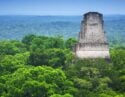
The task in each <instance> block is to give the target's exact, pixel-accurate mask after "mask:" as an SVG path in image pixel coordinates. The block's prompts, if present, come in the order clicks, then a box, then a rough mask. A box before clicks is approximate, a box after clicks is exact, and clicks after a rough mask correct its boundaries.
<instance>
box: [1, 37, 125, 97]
mask: <svg viewBox="0 0 125 97" xmlns="http://www.w3.org/2000/svg"><path fill="white" fill-rule="evenodd" d="M76 42H77V41H76V40H75V39H74V38H69V39H67V40H64V39H63V38H62V37H46V36H36V35H28V36H25V37H24V38H23V39H22V41H15V40H10V41H7V40H6V41H2V40H1V41H0V97H125V92H124V91H125V48H124V47H118V46H117V47H115V44H114V45H112V47H111V48H110V54H111V60H104V59H77V58H75V56H74V54H73V52H72V47H73V45H74V44H75V43H76ZM112 44H113V43H112Z"/></svg>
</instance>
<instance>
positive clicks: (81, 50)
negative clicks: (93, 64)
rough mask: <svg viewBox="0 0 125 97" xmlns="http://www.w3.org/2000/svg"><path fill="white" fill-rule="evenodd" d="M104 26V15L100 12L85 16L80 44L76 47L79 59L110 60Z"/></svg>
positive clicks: (80, 34)
mask: <svg viewBox="0 0 125 97" xmlns="http://www.w3.org/2000/svg"><path fill="white" fill-rule="evenodd" d="M103 26H104V21H103V15H102V14H100V13H98V12H88V13H86V14H84V19H83V21H82V22H81V31H80V33H79V42H78V43H77V44H76V46H75V54H76V56H77V57H78V58H106V59H107V58H110V55H109V47H108V42H107V40H106V36H105V31H104V28H103Z"/></svg>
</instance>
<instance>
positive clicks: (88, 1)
mask: <svg viewBox="0 0 125 97" xmlns="http://www.w3.org/2000/svg"><path fill="white" fill-rule="evenodd" d="M90 11H95V12H100V13H103V14H109V15H110V14H125V0H0V15H81V14H83V13H86V12H90Z"/></svg>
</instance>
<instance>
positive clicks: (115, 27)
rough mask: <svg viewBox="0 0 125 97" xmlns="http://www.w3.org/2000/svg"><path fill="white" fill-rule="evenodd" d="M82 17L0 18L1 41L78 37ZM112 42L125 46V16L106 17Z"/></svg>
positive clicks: (106, 26)
mask: <svg viewBox="0 0 125 97" xmlns="http://www.w3.org/2000/svg"><path fill="white" fill-rule="evenodd" d="M81 20H82V16H0V39H18V40H20V39H22V37H24V36H25V35H27V34H37V35H45V36H55V35H60V36H64V37H65V38H69V37H76V38H77V36H78V32H79V31H80V22H81ZM104 22H105V31H106V35H107V37H108V40H109V41H110V44H111V45H112V42H113V43H117V44H121V45H125V44H124V43H125V38H124V37H125V16H124V15H112V16H104Z"/></svg>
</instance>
